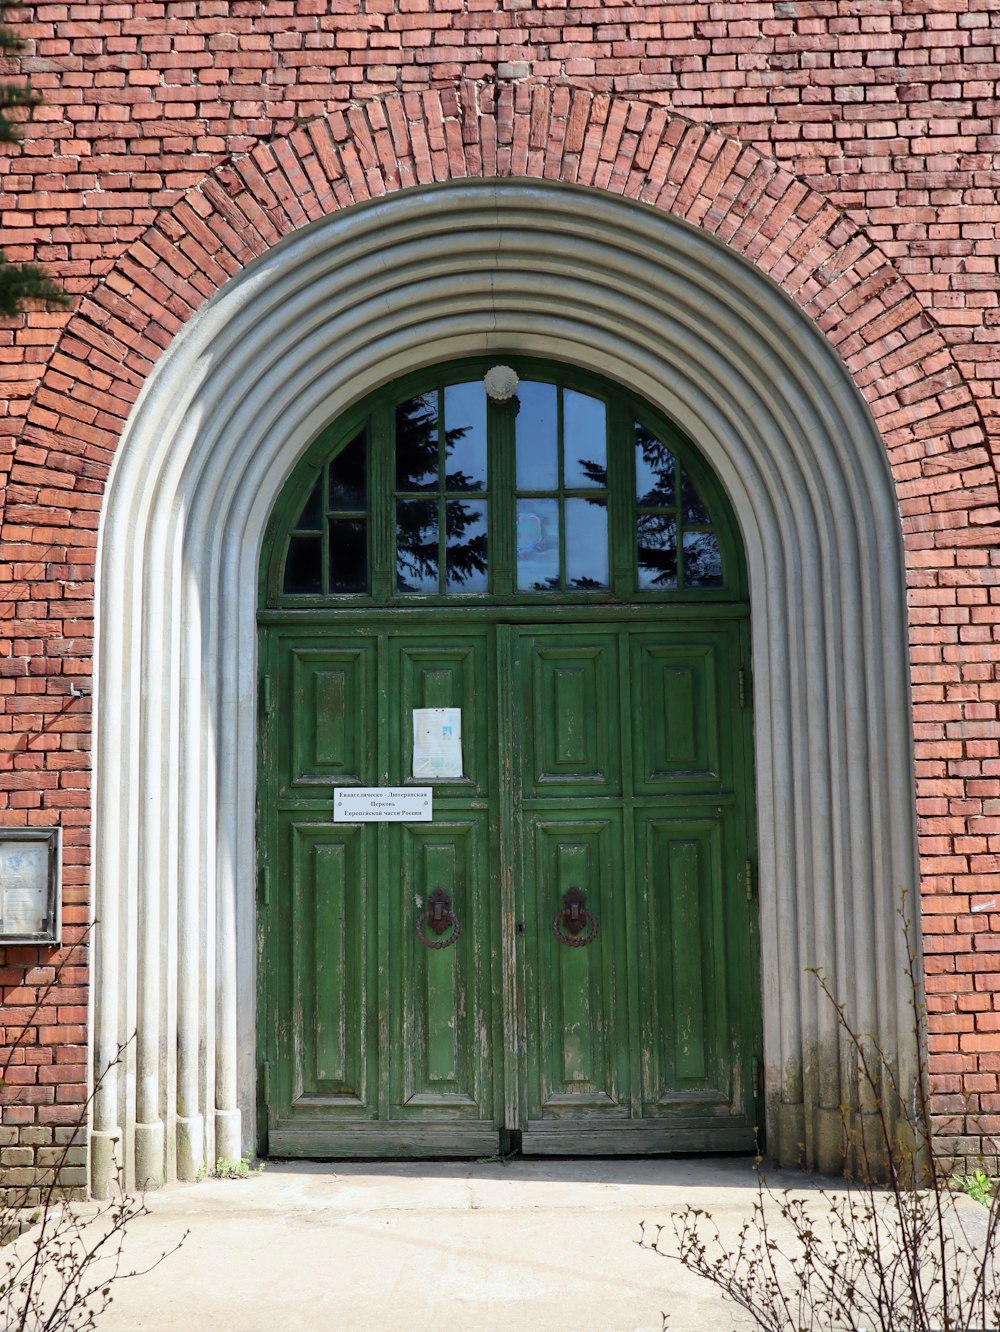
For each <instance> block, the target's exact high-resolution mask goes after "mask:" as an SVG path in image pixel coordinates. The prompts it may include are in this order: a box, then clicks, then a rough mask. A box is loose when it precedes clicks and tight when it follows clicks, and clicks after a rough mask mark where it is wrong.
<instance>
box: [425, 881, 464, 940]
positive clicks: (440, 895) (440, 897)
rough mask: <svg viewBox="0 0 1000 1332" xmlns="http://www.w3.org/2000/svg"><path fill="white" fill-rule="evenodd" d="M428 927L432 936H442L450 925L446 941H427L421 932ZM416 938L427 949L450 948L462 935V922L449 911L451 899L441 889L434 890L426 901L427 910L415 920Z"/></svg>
mask: <svg viewBox="0 0 1000 1332" xmlns="http://www.w3.org/2000/svg"><path fill="white" fill-rule="evenodd" d="M424 925H428V926H429V928H430V930H431V933H432V934H444V932H445V930H446V929H447V928H448V926H449V925H450V926H451V927H452V928H451V934H449V935H448V937H447V939H428V937H427V935H426V934H425V933H424V931H423V927H424ZM416 929H417V938H418V939H419V940H420V942H421V943H422V944H425V945H426V946H427V947H428V948H450V947H451V946H452V944H453V943H454V942H455V940H456V939H457V938H458V936H459V935H460V934H461V933H462V922H461V921H460V920H459V919H458V917H457V916H456V915H455V913H454V911H452V909H451V898H450V897H449V896H448V894H447V893H446V892H445V891H444V889H443V888H435V889H434V891H433V892H432V893H431V895H430V897H429V898H428V899H427V910H426V911H425V912H424V914H423V915H422V916H420V917H419V918H418V920H417V926H416Z"/></svg>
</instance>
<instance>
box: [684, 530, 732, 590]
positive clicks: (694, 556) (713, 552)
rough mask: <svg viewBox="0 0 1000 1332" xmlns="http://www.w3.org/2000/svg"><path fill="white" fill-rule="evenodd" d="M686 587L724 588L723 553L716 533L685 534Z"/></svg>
mask: <svg viewBox="0 0 1000 1332" xmlns="http://www.w3.org/2000/svg"><path fill="white" fill-rule="evenodd" d="M684 586H685V587H723V586H724V583H723V579H722V553H721V551H720V550H719V538H718V537H717V536H716V535H715V533H714V532H685V533H684Z"/></svg>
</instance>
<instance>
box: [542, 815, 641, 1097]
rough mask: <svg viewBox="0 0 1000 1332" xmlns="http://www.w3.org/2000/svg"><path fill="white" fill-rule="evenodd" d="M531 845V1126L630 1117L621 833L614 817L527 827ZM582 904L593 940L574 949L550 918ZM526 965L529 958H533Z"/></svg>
mask: <svg viewBox="0 0 1000 1332" xmlns="http://www.w3.org/2000/svg"><path fill="white" fill-rule="evenodd" d="M525 835H526V839H527V840H528V841H529V844H530V851H528V853H527V856H526V859H527V864H526V865H525V876H524V889H525V897H526V901H527V903H528V904H529V905H528V908H527V916H528V919H529V921H530V933H529V934H528V935H527V941H526V953H527V957H526V963H527V965H528V970H529V977H528V980H527V983H526V991H527V993H529V994H531V995H532V996H535V997H536V1001H535V1002H534V1003H532V1004H531V1005H530V1007H529V1013H530V1014H531V1017H530V1018H529V1023H528V1063H527V1079H526V1081H527V1090H528V1107H527V1113H528V1120H529V1123H530V1121H532V1120H537V1119H540V1118H551V1117H553V1116H560V1117H565V1116H572V1117H575V1116H578V1115H580V1114H586V1115H588V1116H597V1117H600V1118H603V1117H605V1116H609V1115H610V1116H617V1117H621V1116H622V1115H625V1116H627V1115H628V1104H627V1102H628V1067H627V1062H626V1060H625V1059H624V1057H623V1056H624V1053H625V1052H626V1051H627V1049H628V1020H627V1018H628V1014H627V1002H626V991H625V983H624V973H625V958H624V944H625V940H624V937H623V931H622V929H621V918H620V914H619V912H618V908H617V902H616V897H617V889H618V888H619V887H620V885H621V882H622V829H621V819H620V817H619V816H618V814H617V812H615V814H614V815H613V816H611V817H603V818H591V819H587V820H586V821H584V820H579V819H577V820H573V821H568V820H558V819H553V818H550V817H547V816H546V815H536V816H530V817H529V818H528V819H527V820H526V821H525ZM573 888H577V889H579V890H580V891H582V892H583V893H584V895H585V897H586V910H587V911H589V912H590V913H591V917H592V920H591V921H588V924H587V926H586V927H585V929H584V931H582V932H581V935H580V936H578V938H581V939H582V938H586V937H587V933H589V930H590V929H592V928H593V925H594V923H595V922H596V926H597V937H596V938H595V939H594V940H593V941H592V942H591V943H589V944H582V945H580V944H578V943H577V942H576V940H574V939H573V938H572V936H571V935H569V936H567V935H566V934H565V932H564V934H563V938H568V939H569V942H563V941H561V940H560V939H559V938H557V937H556V933H555V931H554V930H553V925H552V923H553V921H555V920H556V919H557V918H558V917H559V916H560V914H561V911H562V902H563V896H564V894H565V893H567V892H568V891H569V890H570V889H573ZM529 959H530V961H529Z"/></svg>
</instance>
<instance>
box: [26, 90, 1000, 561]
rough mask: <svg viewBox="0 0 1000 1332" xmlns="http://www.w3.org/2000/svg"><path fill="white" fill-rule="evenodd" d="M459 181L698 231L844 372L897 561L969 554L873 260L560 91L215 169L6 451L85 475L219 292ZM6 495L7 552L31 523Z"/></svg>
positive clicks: (629, 117) (798, 193) (972, 452)
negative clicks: (745, 268) (278, 247)
mask: <svg viewBox="0 0 1000 1332" xmlns="http://www.w3.org/2000/svg"><path fill="white" fill-rule="evenodd" d="M469 176H481V177H493V176H499V177H507V176H517V177H527V178H540V179H544V180H550V181H562V182H564V183H569V184H576V185H584V186H592V187H595V188H598V189H602V190H607V191H609V192H610V193H613V194H618V195H621V196H622V197H624V198H627V199H632V200H635V201H637V202H640V203H645V204H648V205H651V206H652V207H654V208H657V209H662V210H664V211H667V212H670V213H672V214H673V215H674V216H676V217H680V218H682V219H683V220H684V221H686V222H689V223H691V224H692V225H694V226H697V227H699V228H701V229H702V230H704V231H707V232H710V233H711V234H713V235H715V236H717V237H718V238H719V239H720V240H721V241H724V242H725V243H726V245H727V246H728V247H729V248H730V249H731V250H733V251H734V252H735V253H737V254H739V255H741V256H742V257H743V258H745V259H747V260H748V261H750V262H751V263H752V264H753V265H754V266H755V267H756V268H757V269H758V270H759V271H761V272H764V273H766V274H767V275H768V276H769V277H770V278H772V279H773V281H774V282H776V283H777V284H778V286H780V287H781V289H782V290H783V291H784V292H785V293H786V294H787V295H788V296H790V297H791V298H792V299H793V300H794V301H795V302H796V303H797V304H798V305H799V306H800V307H801V308H802V309H803V310H804V311H805V313H806V314H807V315H808V316H809V317H810V318H811V319H812V320H813V322H814V323H815V325H816V327H817V328H819V329H820V330H821V331H822V332H823V333H824V334H825V335H826V337H827V339H828V340H829V342H830V343H831V344H832V345H833V346H834V347H835V348H836V350H837V351H838V352H839V354H840V356H841V357H842V359H843V360H844V362H845V363H846V365H847V367H848V370H849V371H850V374H851V376H852V378H853V380H854V382H855V384H856V385H857V386H858V388H859V389H860V390H861V392H862V393H863V395H864V397H865V399H866V401H867V403H868V406H869V408H870V409H871V412H872V415H873V416H874V418H875V420H876V422H877V424H878V426H879V430H880V432H881V435H882V438H883V440H884V442H885V446H886V450H887V452H888V456H889V461H890V465H891V467H892V470H893V474H894V477H895V480H896V485H897V492H898V495H899V503H900V513H901V517H902V522H903V530H904V541H905V546H906V549H907V551H908V552H910V553H911V554H912V553H913V552H915V551H917V550H920V549H923V548H925V547H927V546H936V545H942V546H952V545H959V546H961V545H971V544H976V545H983V544H989V542H988V541H987V532H986V529H987V528H989V527H993V526H994V525H995V524H996V523H997V522H998V519H1000V512H998V507H997V506H998V501H1000V495H998V485H997V472H996V470H995V469H994V468H993V467H990V466H989V462H990V457H989V447H988V442H987V438H988V437H987V432H986V430H985V428H984V425H983V422H982V419H981V416H980V413H979V409H978V406H977V404H976V402H975V399H974V397H973V395H972V392H971V390H970V388H969V386H968V384H967V383H966V382H965V380H964V379H963V376H962V374H961V372H960V370H959V368H958V366H957V364H956V362H955V360H954V357H953V355H952V352H951V349H950V348H949V347H948V345H947V343H946V342H945V341H944V339H943V338H942V337H941V335H940V333H939V332H938V330H937V329H936V327H935V326H934V324H933V321H932V320H931V318H930V317H929V316H928V314H927V313H926V311H925V310H924V308H923V306H922V304H921V302H920V300H919V298H918V296H917V294H916V292H915V291H914V289H913V287H912V286H911V285H910V283H909V282H908V281H907V279H906V278H905V276H903V275H902V274H900V273H899V272H898V271H897V270H896V268H895V267H894V266H893V264H892V262H891V260H890V259H889V258H888V257H887V256H886V255H885V254H884V253H883V252H882V251H881V250H880V249H879V247H878V246H877V245H876V244H875V243H874V242H873V241H872V240H871V239H870V238H869V237H868V236H866V234H865V233H864V231H863V230H862V229H861V228H860V227H858V226H857V225H856V224H855V223H853V222H852V221H851V220H850V219H849V218H848V217H847V216H846V215H845V214H844V213H843V212H842V211H840V210H839V209H838V208H837V207H836V206H835V205H834V204H832V203H831V202H830V201H829V200H827V199H825V198H824V197H823V196H822V195H820V194H818V193H816V191H814V190H812V189H810V188H809V187H808V186H807V185H805V184H804V183H803V182H802V181H800V180H798V179H797V178H796V177H795V176H794V175H792V174H791V173H790V172H788V171H786V170H785V169H783V168H782V167H780V166H779V165H778V164H777V163H776V162H775V161H774V160H773V159H770V158H767V157H765V156H763V155H762V154H761V153H760V152H759V151H758V150H757V149H756V148H754V147H752V146H750V145H747V144H741V143H739V142H738V141H736V140H734V139H732V138H729V137H728V136H726V135H725V134H723V133H721V132H720V131H718V130H716V129H713V128H710V127H706V126H704V125H701V124H697V123H695V122H692V121H690V120H687V119H685V118H684V117H683V116H679V115H675V114H671V113H670V112H668V111H667V110H664V109H663V108H660V107H653V106H649V105H647V104H645V103H643V102H639V101H630V100H627V99H624V98H618V97H610V96H606V95H601V94H594V93H591V92H587V91H583V90H578V89H573V88H570V87H567V86H559V87H554V88H553V87H545V86H540V85H532V84H526V83H525V84H519V85H510V84H507V85H502V86H499V87H495V86H486V85H481V84H471V83H462V84H460V85H459V86H458V87H457V88H455V89H454V90H452V91H447V92H425V93H421V94H416V93H414V94H410V95H405V94H404V95H394V96H391V97H388V98H386V99H385V100H380V101H372V102H369V103H367V104H364V105H359V106H356V107H353V108H352V109H351V110H349V111H348V112H347V113H341V112H336V113H334V114H333V115H330V116H327V117H324V118H320V119H318V120H316V121H313V122H312V123H310V124H309V125H306V126H303V127H302V128H300V129H298V130H296V131H295V132H293V133H292V134H291V135H289V136H288V137H287V138H284V139H279V140H275V141H273V142H268V143H263V144H260V145H259V146H258V147H256V148H255V149H254V150H253V151H252V152H250V153H248V154H247V155H246V156H244V157H241V158H238V159H234V160H231V161H228V162H226V163H225V164H224V165H222V166H219V167H218V168H216V170H214V171H213V172H212V173H211V174H210V175H209V176H208V177H207V178H206V179H205V180H204V181H203V182H201V184H199V185H198V186H196V187H195V188H193V189H192V190H190V191H189V192H188V193H187V194H186V195H185V196H184V197H183V198H182V199H181V200H180V201H179V202H177V203H175V204H173V205H172V206H170V207H169V208H166V209H165V210H164V211H163V213H162V214H161V216H160V217H159V218H158V219H157V221H156V223H155V224H154V225H153V226H152V227H150V228H149V230H148V231H147V232H146V233H145V235H144V236H143V237H142V238H141V239H140V240H138V241H136V242H135V243H134V244H133V245H131V246H130V248H129V249H128V250H127V251H126V253H125V254H124V255H123V256H122V257H121V258H120V259H119V260H118V261H117V262H116V263H115V265H114V267H113V269H112V270H111V272H109V273H108V274H107V275H106V277H105V278H104V279H103V280H102V281H101V283H100V284H99V285H98V287H97V288H96V289H95V290H94V291H93V292H92V293H90V294H89V295H87V296H86V297H84V299H83V300H82V302H81V304H80V308H79V310H78V311H77V312H76V313H75V315H74V316H73V318H72V319H71V320H70V321H69V323H68V325H67V327H66V329H65V331H64V332H63V334H62V336H61V338H60V341H59V344H58V346H57V348H56V351H55V354H54V355H53V356H52V358H51V360H50V363H49V367H48V369H47V371H46V374H45V376H44V378H43V380H42V382H41V385H40V387H39V389H38V391H37V393H36V395H35V398H34V400H33V402H32V405H31V408H30V410H29V412H28V416H27V420H26V423H25V428H24V430H23V433H22V436H21V441H20V447H19V449H18V451H17V452H16V453H15V460H14V461H15V465H16V463H17V462H18V461H19V460H23V459H24V457H25V453H24V450H25V449H28V450H30V454H29V455H28V456H29V458H30V466H32V467H37V466H38V465H39V463H41V464H42V465H43V466H44V465H45V463H46V461H47V459H46V458H45V457H44V455H47V454H49V453H50V452H51V453H53V455H54V459H53V462H52V466H53V467H54V468H55V469H56V470H60V462H63V463H67V464H68V471H69V473H70V474H71V475H74V474H75V475H77V476H81V477H85V478H88V479H91V480H99V479H101V478H102V476H103V475H105V474H106V469H107V467H108V465H109V464H110V461H111V458H112V457H113V454H114V450H115V446H116V443H117V440H118V439H119V437H120V435H121V432H122V430H123V428H124V425H125V421H126V419H127V417H128V414H129V411H130V409H131V407H132V405H133V404H134V402H135V400H136V398H137V397H138V395H139V392H140V390H141V388H142V385H143V383H144V382H145V380H146V378H147V377H148V375H149V372H150V371H151V369H152V367H153V365H154V363H155V362H156V360H157V358H158V356H159V355H160V353H161V352H162V351H163V350H165V349H166V347H167V346H168V345H169V344H170V342H171V340H172V339H173V337H174V335H175V334H176V333H177V332H178V330H179V329H180V328H181V327H182V326H183V325H184V324H185V323H186V322H187V321H188V320H189V319H190V318H191V317H192V316H193V315H194V314H195V312H196V311H197V310H198V309H199V308H200V307H201V306H202V305H203V304H204V302H205V301H206V300H207V299H208V298H210V297H211V296H212V295H213V294H214V292H215V291H217V290H218V289H219V288H220V287H221V286H222V285H223V284H224V283H225V282H226V280H227V279H228V278H230V277H233V276H234V275H235V274H236V273H238V272H240V271H241V270H242V269H243V268H244V267H245V266H246V265H247V264H248V263H250V262H251V261H252V260H254V259H257V258H259V257H261V256H262V255H264V254H265V253H267V251H268V250H269V249H270V248H271V247H272V246H274V245H275V244H277V243H278V242H280V241H281V240H282V239H283V238H284V237H285V236H288V235H290V234H291V233H292V232H294V231H296V230H297V229H298V228H299V227H301V226H303V225H305V224H306V223H309V222H312V221H315V220H316V219H318V218H321V217H324V216H327V215H328V214H330V213H333V212H336V211H338V210H339V209H341V208H346V207H350V206H351V205H352V204H357V203H361V202H364V201H366V200H369V199H372V198H376V197H378V196H380V195H383V194H386V193H389V192H392V191H395V190H400V189H405V188H407V187H408V186H413V185H429V184H433V183H435V182H440V181H447V180H455V179H458V178H461V177H469ZM53 436H55V439H56V440H57V441H59V443H58V444H57V445H56V446H55V448H53V445H52V441H53ZM39 450H41V451H42V455H43V456H41V457H40V456H39ZM74 457H75V458H76V459H77V461H76V462H75V463H74V462H73V458H74ZM12 499H13V502H12V503H11V504H10V505H9V507H8V511H7V516H6V526H5V531H4V534H3V535H4V538H5V539H6V540H8V541H10V540H16V539H17V537H16V533H14V532H12V530H11V529H12V527H13V528H17V527H19V526H21V525H22V523H27V522H30V521H31V520H30V519H28V518H26V517H24V516H23V515H22V514H20V513H19V508H20V505H19V502H18V498H17V496H14V497H12ZM909 562H910V561H909V560H908V563H909Z"/></svg>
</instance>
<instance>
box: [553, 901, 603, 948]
mask: <svg viewBox="0 0 1000 1332" xmlns="http://www.w3.org/2000/svg"><path fill="white" fill-rule="evenodd" d="M588 927H589V928H588ZM585 929H586V930H587V933H586V934H584V930H585ZM552 933H553V934H554V935H555V936H556V938H557V939H558V940H559V942H560V943H561V944H565V945H566V947H567V948H585V947H586V945H587V944H589V943H593V942H594V940H595V939H596V938H597V917H596V916H595V915H594V913H593V912H592V911H588V910H587V894H586V893H581V892H580V889H579V888H571V889H570V890H569V892H568V893H565V894H564V895H563V900H562V909H561V910H560V911H557V912H556V914H555V916H553V918H552Z"/></svg>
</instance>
